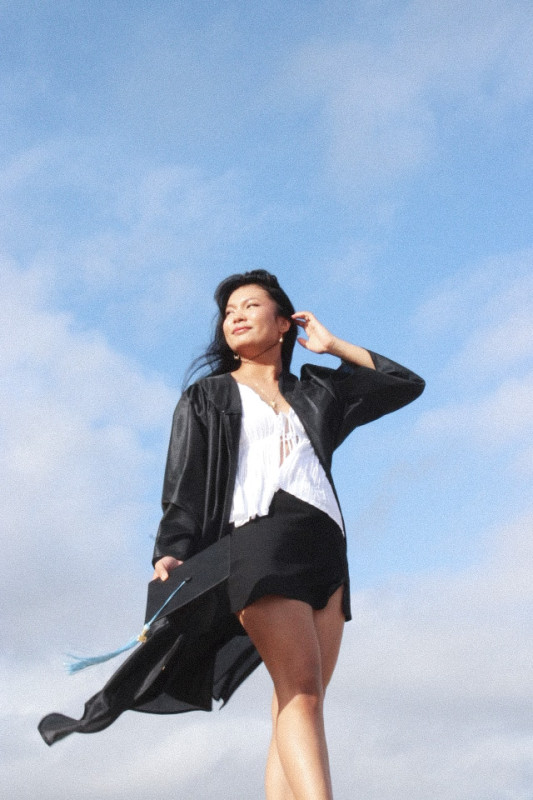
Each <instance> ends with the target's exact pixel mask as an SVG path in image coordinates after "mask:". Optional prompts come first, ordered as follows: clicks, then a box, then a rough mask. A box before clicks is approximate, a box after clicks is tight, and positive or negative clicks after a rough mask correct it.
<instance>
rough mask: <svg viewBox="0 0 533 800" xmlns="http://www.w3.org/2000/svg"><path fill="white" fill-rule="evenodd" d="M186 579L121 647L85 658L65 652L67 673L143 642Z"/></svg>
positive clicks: (89, 665)
mask: <svg viewBox="0 0 533 800" xmlns="http://www.w3.org/2000/svg"><path fill="white" fill-rule="evenodd" d="M188 581H190V578H185V580H184V581H182V582H181V583H180V585H179V586H178V587H177V588H176V589H174V591H173V592H171V594H170V595H169V596H168V597H167V599H166V600H165V602H164V603H163V605H162V606H161V608H159V609H158V610H157V611H156V612H155V614H154V616H153V617H152V619H151V620H150V621H149V622H147V623H146V625H144V627H143V629H142V631H141V632H140V633H139V635H138V636H134V637H133V639H130V640H129V642H126V644H124V645H122V647H119V648H118V650H112V651H111V652H110V653H103V654H102V655H101V656H86V657H85V658H83V657H81V656H75V655H73V654H72V653H66V656H67V658H69V659H70V661H67V662H65V664H64V666H65V669H66V670H67V672H68V674H69V675H74V673H75V672H79V671H80V670H82V669H85V668H86V667H92V666H93V664H103V663H104V661H109V660H110V659H112V658H115V656H119V655H120V654H121V653H126V652H127V651H128V650H131V649H132V647H135V645H137V644H139V642H145V641H146V635H147V633H148V631H149V630H150V627H151V625H152V623H153V622H155V620H156V619H157V618H158V616H159V615H160V614H161V612H162V611H163V609H164V608H165V606H166V605H167V603H170V601H171V600H172V598H173V597H174V595H175V594H177V593H178V592H179V590H180V589H181V588H182V587H183V586H185V584H186V583H187V582H188Z"/></svg>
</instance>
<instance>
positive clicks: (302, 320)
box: [292, 311, 335, 353]
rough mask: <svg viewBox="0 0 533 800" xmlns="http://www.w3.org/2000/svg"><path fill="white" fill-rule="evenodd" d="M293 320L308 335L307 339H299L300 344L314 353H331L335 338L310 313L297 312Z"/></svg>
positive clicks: (301, 337) (300, 337)
mask: <svg viewBox="0 0 533 800" xmlns="http://www.w3.org/2000/svg"><path fill="white" fill-rule="evenodd" d="M292 318H293V320H294V321H295V322H296V324H297V325H299V326H300V328H303V330H304V332H305V333H306V334H307V339H304V337H303V336H299V337H298V342H299V343H300V344H301V345H302V347H305V349H306V350H311V351H312V352H313V353H330V352H331V350H332V346H333V343H334V341H335V337H334V336H333V334H332V333H330V332H329V331H328V329H327V328H326V327H325V326H324V325H322V323H321V322H319V321H318V320H317V318H316V317H315V315H314V314H312V313H311V312H310V311H297V312H296V314H293V315H292Z"/></svg>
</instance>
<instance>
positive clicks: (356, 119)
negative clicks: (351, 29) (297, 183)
mask: <svg viewBox="0 0 533 800" xmlns="http://www.w3.org/2000/svg"><path fill="white" fill-rule="evenodd" d="M532 30H533V17H532V14H531V8H530V7H529V5H528V4H527V3H522V2H510V3H506V4H504V5H502V4H501V3H496V2H489V3H483V4H481V3H479V2H478V0H471V1H470V2H463V3H457V2H455V0H448V2H441V3H438V4H436V3H427V2H420V1H419V0H416V1H415V2H412V3H410V4H408V5H407V6H406V8H405V9H404V11H403V13H401V14H398V15H395V16H394V17H393V21H392V22H391V18H388V17H387V16H386V15H383V18H382V31H381V42H380V44H375V42H374V41H372V40H370V39H368V40H367V39H364V38H363V37H362V36H361V37H353V38H349V35H348V36H347V37H346V39H345V41H344V42H342V43H341V44H339V43H338V42H334V43H331V42H329V41H327V40H326V39H324V38H323V39H315V40H314V41H312V42H311V43H309V44H307V45H305V46H303V47H302V48H300V50H299V51H298V52H297V53H296V54H295V56H294V58H293V60H292V62H291V63H290V64H289V66H288V67H287V68H286V69H285V72H284V83H283V85H284V88H285V91H287V92H288V93H289V94H290V97H291V100H292V99H294V101H297V102H299V103H300V104H301V103H302V102H305V100H302V99H301V98H302V97H303V98H307V100H311V101H313V102H315V101H316V100H318V102H319V104H320V108H321V111H322V122H323V125H324V128H325V130H326V132H327V135H328V137H329V161H330V169H331V172H332V175H333V176H334V178H335V180H336V181H337V182H339V184H340V185H341V186H347V185H348V186H352V187H353V188H355V189H359V190H361V189H363V188H364V189H365V190H367V191H368V190H375V189H376V186H375V183H376V182H378V184H379V183H381V182H384V181H387V182H390V181H391V180H394V179H396V178H401V177H403V176H404V175H406V174H409V173H410V172H412V171H413V170H417V169H419V168H420V167H421V166H423V165H424V164H425V163H427V162H428V160H429V159H431V158H433V157H434V156H435V154H436V152H437V147H438V146H439V131H438V128H439V120H438V103H436V102H435V101H436V100H437V98H438V99H439V100H443V99H444V100H445V101H446V104H447V105H448V106H449V107H450V108H451V109H452V113H453V117H452V113H449V114H448V117H447V119H446V120H444V124H445V127H446V128H448V127H449V126H450V125H453V124H457V123H459V122H461V121H463V122H466V121H469V122H470V121H471V119H472V117H473V116H474V117H477V118H478V119H481V120H482V122H483V123H484V124H485V125H487V126H491V127H492V126H494V120H495V118H498V119H500V118H501V117H502V115H504V114H506V113H507V112H508V111H509V109H511V108H515V107H517V106H521V105H522V104H525V103H528V102H530V101H531V98H532V97H533V81H532V80H531V75H532V74H533V72H532V70H531V69H530V68H529V67H531V66H532V65H533V58H532V55H531V48H530V46H529V43H530V41H531V34H532ZM298 96H300V98H299V97H298Z"/></svg>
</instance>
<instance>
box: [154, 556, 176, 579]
mask: <svg viewBox="0 0 533 800" xmlns="http://www.w3.org/2000/svg"><path fill="white" fill-rule="evenodd" d="M182 564H183V561H180V560H179V559H177V558H174V557H173V556H163V558H160V559H159V561H156V563H155V564H154V574H153V577H152V580H156V578H159V580H161V581H166V580H168V574H169V572H170V570H173V569H175V568H176V567H180V566H181V565H182Z"/></svg>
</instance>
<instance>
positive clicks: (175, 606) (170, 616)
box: [39, 353, 424, 745]
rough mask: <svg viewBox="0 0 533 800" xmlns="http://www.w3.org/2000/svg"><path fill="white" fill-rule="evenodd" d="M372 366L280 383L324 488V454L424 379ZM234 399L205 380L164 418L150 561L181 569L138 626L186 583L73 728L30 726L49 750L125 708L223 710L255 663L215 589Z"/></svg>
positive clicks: (286, 377)
mask: <svg viewBox="0 0 533 800" xmlns="http://www.w3.org/2000/svg"><path fill="white" fill-rule="evenodd" d="M371 356H372V359H373V362H374V364H375V367H376V369H375V370H372V369H369V368H367V367H360V366H357V365H354V364H350V363H348V362H342V364H341V366H340V367H339V368H338V369H337V370H332V369H329V368H327V367H320V366H316V365H311V364H305V365H304V366H303V367H302V372H301V378H300V380H298V379H297V378H296V377H295V376H294V375H292V374H289V373H284V374H282V376H281V378H280V391H281V393H282V394H283V396H284V397H285V398H286V399H287V401H288V402H289V404H290V405H291V406H292V407H293V409H294V411H295V412H296V413H297V414H298V416H299V418H300V420H301V422H302V424H303V426H304V428H305V430H306V432H307V435H308V436H309V439H310V441H311V443H312V445H313V447H314V449H315V452H316V454H317V456H318V458H319V461H320V463H321V464H322V466H323V468H324V470H325V472H326V475H327V476H328V479H329V480H330V482H331V484H332V486H333V490H334V491H335V487H334V485H333V479H332V476H331V461H332V456H333V452H334V450H335V449H336V448H337V447H338V446H339V445H340V444H341V443H342V442H343V441H344V439H345V438H346V436H347V435H348V434H349V433H350V432H351V431H352V430H353V429H354V428H356V427H358V426H359V425H363V424H366V423H367V422H370V421H372V420H374V419H377V418H379V417H381V416H383V415H384V414H388V413H390V412H391V411H395V410H396V409H398V408H401V407H402V406H404V405H407V403H410V402H411V401H412V400H414V399H415V398H416V397H418V396H419V395H420V394H421V393H422V391H423V389H424V381H423V380H422V379H421V378H420V377H419V376H418V375H415V374H414V373H413V372H411V371H409V370H408V369H406V368H405V367H402V366H400V365H399V364H396V363H395V362H394V361H391V360H389V359H387V358H385V357H384V356H380V355H378V354H377V353H371ZM241 413H242V409H241V401H240V395H239V391H238V387H237V384H236V382H235V381H234V380H233V378H232V377H231V375H229V374H225V375H219V376H215V377H208V378H203V379H201V380H199V381H197V382H196V383H195V384H193V385H192V386H190V387H189V388H188V389H187V390H186V391H185V392H184V393H183V395H182V397H181V399H180V401H179V403H178V406H177V408H176V411H175V413H174V418H173V425H172V433H171V437H170V444H169V450H168V458H167V465H166V470H165V479H164V484H163V500H162V502H163V517H162V520H161V524H160V526H159V531H158V535H157V539H156V545H155V548H154V559H153V560H154V562H155V561H156V560H158V559H159V558H161V557H162V556H164V555H172V556H174V557H175V558H179V559H180V560H185V563H184V564H183V565H182V566H181V567H178V568H177V569H176V570H174V571H173V573H172V574H171V577H170V578H169V580H168V581H167V582H165V584H161V582H159V581H158V582H157V583H158V584H159V587H160V588H156V587H152V596H150V594H149V601H148V608H147V619H149V618H150V616H151V614H152V613H153V611H154V609H155V607H156V606H157V604H158V603H159V601H160V599H161V598H162V597H163V596H164V595H165V593H166V592H169V591H170V590H171V589H172V588H173V587H174V586H175V585H177V581H178V580H180V579H181V577H182V576H185V577H186V578H187V579H188V584H187V586H186V587H185V588H184V589H183V590H181V591H179V592H178V593H177V594H176V595H175V598H174V600H173V601H172V603H171V605H170V606H169V607H167V608H166V609H165V612H164V616H162V617H161V618H160V619H159V620H158V621H156V622H155V623H154V624H153V626H152V627H151V629H150V631H149V634H148V637H147V640H146V642H144V643H143V644H140V645H139V646H138V647H137V648H136V650H135V651H134V652H133V653H132V655H130V657H129V658H128V659H127V660H126V661H125V662H124V663H123V664H122V665H121V666H120V667H119V669H118V670H117V671H116V672H115V673H114V674H113V676H112V677H111V679H110V680H109V681H108V683H107V684H106V685H105V686H104V688H103V689H102V690H101V691H100V692H98V693H97V694H96V695H94V696H93V697H92V698H91V699H90V700H88V701H87V703H86V704H85V710H84V714H83V716H82V718H81V719H80V720H75V719H72V718H70V717H66V716H64V715H62V714H49V715H48V716H46V717H44V719H42V720H41V722H40V724H39V731H40V733H41V735H42V737H43V739H44V740H45V742H46V743H47V744H50V745H51V744H53V743H54V742H55V741H58V740H59V739H62V738H63V737H65V736H67V735H68V734H70V733H72V732H74V731H77V732H80V733H92V732H95V731H98V730H102V729H103V728H105V727H107V726H108V725H110V724H111V723H112V722H113V721H114V720H115V719H116V718H117V717H118V716H119V715H120V714H121V713H122V712H123V711H125V710H126V709H131V710H135V711H144V712H151V713H159V714H172V713H179V712H183V711H192V710H195V709H197V710H205V711H209V710H211V708H212V700H213V699H214V700H217V701H218V700H222V701H223V702H224V703H225V702H226V701H227V700H228V699H229V698H230V697H231V695H232V694H233V692H234V691H235V690H236V689H237V687H238V686H239V685H240V684H241V683H242V681H243V680H244V679H245V678H246V677H247V676H248V675H249V674H250V673H251V672H252V671H253V670H254V669H255V668H256V667H257V666H258V665H259V664H260V663H261V658H260V656H259V654H258V653H257V650H256V649H255V647H254V646H253V644H252V643H251V641H250V639H249V638H248V636H247V635H246V633H245V631H244V630H243V628H242V627H241V625H240V624H239V622H238V621H237V619H236V618H235V616H234V615H233V614H231V613H230V610H229V604H228V598H227V594H226V592H225V586H226V578H227V575H228V565H229V550H228V547H229V543H230V541H231V537H227V534H228V533H229V532H230V530H231V526H230V524H229V517H230V513H231V505H232V500H233V488H234V484H235V475H236V470H237V461H238V449H239V435H240V419H241Z"/></svg>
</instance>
